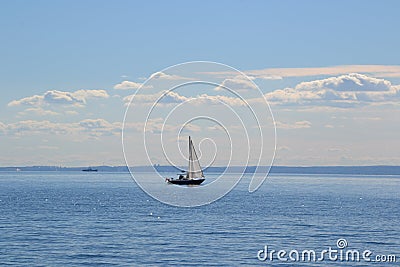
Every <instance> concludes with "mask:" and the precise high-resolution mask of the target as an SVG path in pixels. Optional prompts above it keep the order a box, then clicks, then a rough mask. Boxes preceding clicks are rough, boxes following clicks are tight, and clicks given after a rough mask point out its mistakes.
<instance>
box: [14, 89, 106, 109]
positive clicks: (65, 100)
mask: <svg viewBox="0 0 400 267" xmlns="http://www.w3.org/2000/svg"><path fill="white" fill-rule="evenodd" d="M108 97H109V95H108V93H107V92H106V91H105V90H78V91H75V92H65V91H58V90H51V91H47V92H45V93H44V94H43V95H33V96H29V97H25V98H21V99H19V100H13V101H11V102H9V103H8V106H9V107H14V106H22V105H25V106H33V107H43V106H48V105H64V106H67V105H68V106H83V105H85V104H86V102H87V100H88V99H90V98H108Z"/></svg>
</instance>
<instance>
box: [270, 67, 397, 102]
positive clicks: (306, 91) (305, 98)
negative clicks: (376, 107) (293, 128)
mask: <svg viewBox="0 0 400 267" xmlns="http://www.w3.org/2000/svg"><path fill="white" fill-rule="evenodd" d="M399 92H400V87H399V86H392V85H391V83H390V82H389V81H387V80H384V79H377V78H373V77H369V76H366V75H362V74H357V73H352V74H346V75H341V76H338V77H331V78H327V79H321V80H315V81H311V82H302V83H299V84H298V85H297V86H295V87H294V88H285V89H280V90H275V91H273V92H270V93H267V94H265V97H266V99H267V100H268V101H269V102H270V103H276V104H303V105H334V106H342V107H346V106H353V105H354V104H360V103H364V104H365V103H371V102H389V101H395V100H396V99H398V98H399V97H400V93H399Z"/></svg>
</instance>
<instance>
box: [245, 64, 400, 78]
mask: <svg viewBox="0 0 400 267" xmlns="http://www.w3.org/2000/svg"><path fill="white" fill-rule="evenodd" d="M353 72H357V73H366V74H369V75H371V76H374V77H400V66H393V65H345V66H332V67H316V68H269V69H262V70H250V71H246V74H249V75H252V76H255V77H256V78H259V79H265V78H267V79H270V78H269V77H276V78H279V77H306V76H320V75H340V74H346V73H353Z"/></svg>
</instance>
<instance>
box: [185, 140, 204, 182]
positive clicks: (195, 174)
mask: <svg viewBox="0 0 400 267" xmlns="http://www.w3.org/2000/svg"><path fill="white" fill-rule="evenodd" d="M200 177H204V175H203V171H202V170H201V166H200V162H199V159H198V157H197V154H196V150H195V149H194V145H193V142H192V139H191V138H190V136H189V169H188V172H187V178H188V179H194V178H200Z"/></svg>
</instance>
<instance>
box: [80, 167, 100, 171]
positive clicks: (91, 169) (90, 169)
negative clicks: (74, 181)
mask: <svg viewBox="0 0 400 267" xmlns="http://www.w3.org/2000/svg"><path fill="white" fill-rule="evenodd" d="M82 171H83V172H97V171H98V170H97V169H93V168H92V167H89V168H87V169H83V170H82Z"/></svg>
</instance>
